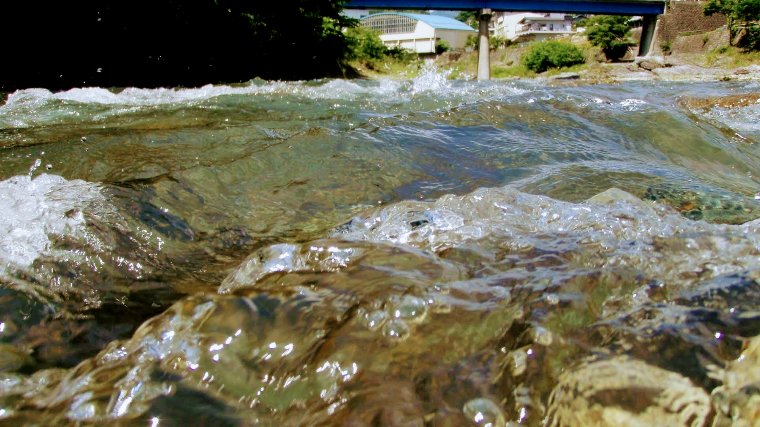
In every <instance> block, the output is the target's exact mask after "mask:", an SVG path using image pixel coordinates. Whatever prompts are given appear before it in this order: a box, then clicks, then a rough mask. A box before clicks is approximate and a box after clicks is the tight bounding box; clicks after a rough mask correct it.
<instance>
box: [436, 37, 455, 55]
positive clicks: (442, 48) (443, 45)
mask: <svg viewBox="0 0 760 427" xmlns="http://www.w3.org/2000/svg"><path fill="white" fill-rule="evenodd" d="M449 50H451V45H450V44H449V42H447V41H446V40H436V41H435V53H436V54H438V55H440V54H442V53H443V52H448V51H449Z"/></svg>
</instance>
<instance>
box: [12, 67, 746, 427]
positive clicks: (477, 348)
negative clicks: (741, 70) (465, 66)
mask: <svg viewBox="0 0 760 427" xmlns="http://www.w3.org/2000/svg"><path fill="white" fill-rule="evenodd" d="M758 91H760V86H758V84H757V83H753V82H749V83H747V82H745V83H698V84H688V83H679V84H672V83H629V84H620V85H612V86H579V87H550V86H546V85H543V84H541V83H537V82H536V83H524V82H521V83H516V82H488V83H477V82H469V81H449V80H447V79H446V78H445V76H444V75H441V74H439V73H436V72H435V71H434V70H429V72H426V73H424V74H423V75H422V76H421V77H419V78H417V79H415V80H412V81H390V80H388V81H383V80H381V81H341V80H329V81H315V82H301V83H280V82H264V81H253V82H251V83H250V84H247V85H241V86H236V87H228V86H218V87H211V86H208V87H203V88H198V89H176V90H172V89H163V90H142V89H124V90H121V91H109V90H105V89H100V88H85V89H74V90H71V91H68V92H63V93H50V92H48V91H45V90H26V91H20V92H16V93H14V94H11V95H10V96H9V97H8V99H7V100H6V102H5V104H4V105H2V106H0V147H2V156H0V200H1V201H2V205H0V213H1V215H0V231H2V237H0V263H2V264H0V283H2V285H3V286H2V288H1V289H0V294H2V295H0V306H1V307H2V311H0V313H2V319H0V320H1V322H2V323H0V340H2V343H0V370H1V371H2V374H0V379H1V380H2V381H1V382H0V383H1V385H0V396H1V400H0V402H2V403H1V405H0V417H2V418H3V419H5V420H6V421H8V422H12V423H25V424H35V423H43V424H51V423H76V422H80V421H85V422H97V423H114V424H130V423H133V422H134V423H136V424H142V425H144V424H146V423H148V424H152V423H159V424H160V423H165V424H167V425H173V424H182V423H186V422H193V423H194V424H198V423H201V424H204V423H205V424H210V425H211V424H213V425H248V424H256V423H260V424H264V425H269V424H286V425H307V424H308V425H315V424H316V425H319V424H325V425H334V424H341V423H348V424H351V423H353V424H357V425H362V424H372V423H375V424H380V425H399V424H403V425H406V424H408V425H425V424H427V425H467V424H472V425H487V423H488V422H490V423H491V424H492V425H506V424H507V423H509V422H523V423H526V424H530V425H538V424H542V423H546V424H551V425H589V422H592V421H593V422H599V420H603V421H604V422H606V423H607V424H609V425H617V424H619V421H620V420H639V421H641V422H644V423H646V422H648V421H649V422H651V420H658V421H661V420H667V421H668V422H667V423H666V424H668V423H670V424H684V425H686V424H689V425H693V424H695V423H696V424H697V425H701V424H700V423H709V422H710V420H713V419H714V420H717V421H716V422H729V421H730V420H731V417H734V418H735V419H739V418H741V417H745V418H747V417H750V418H749V419H751V417H752V414H757V412H756V411H757V406H756V405H757V402H758V400H757V399H758V397H757V396H756V395H755V394H754V393H755V392H754V391H753V390H757V387H755V388H752V386H753V384H755V382H756V381H760V373H758V372H757V371H758V368H757V366H758V365H757V364H753V363H747V362H746V361H747V360H756V358H757V357H760V355H756V353H757V344H756V343H755V341H753V337H755V336H757V335H759V333H760V322H759V321H758V319H760V317H758V316H759V315H760V312H759V311H758V310H757V307H758V306H759V305H758V303H760V293H759V289H760V285H758V281H757V280H758V277H760V276H758V266H759V265H758V262H759V261H760V259H759V258H758V255H760V249H759V248H760V246H758V244H759V243H760V241H759V240H760V234H758V233H759V232H760V229H759V228H758V227H760V226H759V225H758V223H757V222H756V221H753V220H755V219H757V218H760V210H759V208H760V202H758V201H757V200H755V197H754V196H755V194H756V193H757V192H758V191H760V185H758V184H759V183H758V178H756V177H755V174H756V173H757V170H758V166H759V165H760V157H758V155H759V154H760V153H758V148H757V144H758V143H760V131H759V130H758V128H757V118H758V115H757V113H758V105H760V104H758V103H757V93H758ZM740 355H741V356H742V357H741V358H740ZM742 361H744V362H742ZM753 405H754V406H753ZM753 411H755V412H753ZM747 414H749V415H747Z"/></svg>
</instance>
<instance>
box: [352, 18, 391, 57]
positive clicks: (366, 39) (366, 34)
mask: <svg viewBox="0 0 760 427" xmlns="http://www.w3.org/2000/svg"><path fill="white" fill-rule="evenodd" d="M345 34H346V38H347V40H348V43H349V46H350V48H351V50H350V54H349V57H350V58H351V59H354V60H360V61H365V62H366V61H373V60H377V59H383V58H384V57H385V56H386V55H387V54H388V48H387V47H386V46H385V44H383V41H382V40H380V36H379V35H378V33H377V32H376V31H375V30H372V29H370V28H366V27H362V26H356V27H350V28H348V29H346V32H345Z"/></svg>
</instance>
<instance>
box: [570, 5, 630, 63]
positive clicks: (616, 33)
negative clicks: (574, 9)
mask: <svg viewBox="0 0 760 427" xmlns="http://www.w3.org/2000/svg"><path fill="white" fill-rule="evenodd" d="M578 25H582V26H585V27H586V37H588V40H589V42H591V44H592V45H594V46H599V47H600V48H601V49H602V52H604V55H605V56H606V57H607V59H609V60H611V61H615V60H618V59H620V58H622V57H623V56H624V55H625V53H626V51H627V50H628V47H630V46H633V45H634V44H636V43H634V42H633V41H631V40H630V39H629V37H630V35H631V27H630V25H629V23H628V17H627V16H609V15H597V16H593V17H591V18H588V19H586V20H584V21H583V22H582V23H579V24H578Z"/></svg>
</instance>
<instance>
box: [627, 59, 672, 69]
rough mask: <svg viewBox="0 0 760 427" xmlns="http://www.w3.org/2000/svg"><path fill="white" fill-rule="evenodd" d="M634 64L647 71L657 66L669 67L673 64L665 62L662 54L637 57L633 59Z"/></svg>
mask: <svg viewBox="0 0 760 427" xmlns="http://www.w3.org/2000/svg"><path fill="white" fill-rule="evenodd" d="M634 64H636V65H638V66H639V68H643V69H645V70H647V71H652V70H654V69H657V68H663V67H670V66H672V65H673V64H671V63H669V62H667V60H666V59H665V58H664V57H662V56H645V57H637V58H636V59H635V60H634Z"/></svg>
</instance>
